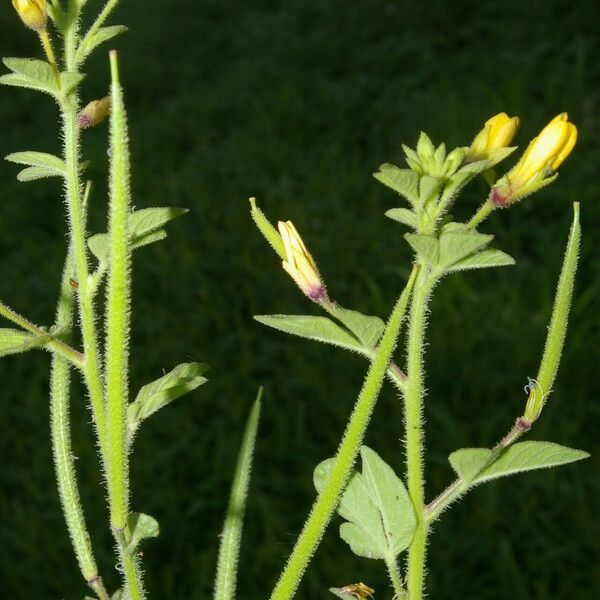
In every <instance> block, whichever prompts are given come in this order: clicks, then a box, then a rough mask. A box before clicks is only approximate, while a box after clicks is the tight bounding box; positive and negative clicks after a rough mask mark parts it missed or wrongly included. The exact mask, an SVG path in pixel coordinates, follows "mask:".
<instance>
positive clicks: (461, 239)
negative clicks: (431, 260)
mask: <svg viewBox="0 0 600 600" xmlns="http://www.w3.org/2000/svg"><path fill="white" fill-rule="evenodd" d="M493 239H494V236H493V235H485V234H483V233H477V232H475V231H471V232H469V233H465V232H463V233H459V232H454V233H444V234H442V236H441V237H440V258H439V263H440V266H442V267H444V268H446V267H449V266H451V265H453V264H454V263H456V262H458V261H459V260H461V259H463V258H465V257H467V256H470V255H471V254H473V253H474V252H477V251H478V250H481V249H482V248H484V247H485V246H487V245H488V244H489V243H490V242H491V241H492V240H493Z"/></svg>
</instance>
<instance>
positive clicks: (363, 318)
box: [334, 304, 385, 349]
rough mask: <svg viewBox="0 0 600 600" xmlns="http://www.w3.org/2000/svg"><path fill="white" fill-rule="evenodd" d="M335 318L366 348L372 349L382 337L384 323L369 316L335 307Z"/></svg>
mask: <svg viewBox="0 0 600 600" xmlns="http://www.w3.org/2000/svg"><path fill="white" fill-rule="evenodd" d="M334 311H335V316H336V317H337V318H338V319H339V320H340V321H341V322H342V323H343V324H344V325H345V326H346V327H347V328H348V329H349V330H350V331H351V332H352V333H353V334H354V335H355V336H356V337H357V338H358V339H359V341H361V342H362V343H363V344H364V345H365V346H367V348H371V349H374V348H375V347H376V346H377V343H378V342H379V340H380V339H381V336H382V335H383V330H384V329H385V323H384V322H383V321H382V320H381V319H380V318H379V317H374V316H371V315H363V314H362V313H360V312H358V311H356V310H350V309H348V308H342V307H341V306H339V305H337V304H336V305H335V308H334Z"/></svg>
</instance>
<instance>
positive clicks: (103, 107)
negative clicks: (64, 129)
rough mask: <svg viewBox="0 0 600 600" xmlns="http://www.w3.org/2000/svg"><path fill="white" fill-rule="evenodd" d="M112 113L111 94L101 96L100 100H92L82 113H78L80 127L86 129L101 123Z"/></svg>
mask: <svg viewBox="0 0 600 600" xmlns="http://www.w3.org/2000/svg"><path fill="white" fill-rule="evenodd" d="M109 114H110V96H105V97H104V98H100V100H92V101H91V102H90V103H89V104H88V105H87V106H86V107H85V108H84V109H83V110H81V111H80V113H79V114H78V115H77V121H78V123H79V127H81V128H82V129H86V128H88V127H94V126H96V125H99V124H100V123H102V121H104V120H105V119H106V117H108V115H109Z"/></svg>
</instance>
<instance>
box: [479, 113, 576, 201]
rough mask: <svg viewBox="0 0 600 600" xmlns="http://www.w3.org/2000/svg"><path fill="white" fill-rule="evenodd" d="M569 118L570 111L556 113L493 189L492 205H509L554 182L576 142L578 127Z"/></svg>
mask: <svg viewBox="0 0 600 600" xmlns="http://www.w3.org/2000/svg"><path fill="white" fill-rule="evenodd" d="M568 119H569V116H568V115H567V113H561V114H560V115H557V116H556V117H554V119H552V121H550V123H548V125H546V127H544V129H542V131H541V132H540V134H539V135H538V136H537V137H535V138H534V139H533V140H532V141H531V142H530V144H529V146H528V147H527V150H525V153H524V154H523V156H522V157H521V158H520V160H519V162H518V163H517V164H516V165H515V166H514V167H513V168H512V169H511V170H510V171H509V172H508V173H507V174H506V175H505V176H504V177H502V179H500V180H499V181H498V183H497V184H496V185H495V186H494V187H493V188H492V194H491V197H490V198H491V202H492V204H495V205H496V206H506V205H507V204H509V203H510V202H514V201H515V200H518V199H520V198H523V197H524V196H526V195H528V194H531V193H532V192H535V191H537V190H539V189H540V188H542V187H544V186H545V185H547V184H549V183H551V182H552V181H554V178H555V177H556V175H555V171H556V169H558V167H559V166H560V165H561V164H562V163H563V161H564V160H565V159H566V158H567V156H569V154H570V153H571V151H572V150H573V146H575V142H576V141H577V127H575V125H573V123H570V122H569V120H568Z"/></svg>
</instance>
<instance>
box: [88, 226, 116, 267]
mask: <svg viewBox="0 0 600 600" xmlns="http://www.w3.org/2000/svg"><path fill="white" fill-rule="evenodd" d="M87 243H88V247H89V249H90V252H91V253H92V254H93V255H94V256H95V257H96V258H97V259H98V261H99V262H101V263H107V262H108V257H109V256H110V238H109V237H108V233H96V234H94V235H91V236H90V237H89V238H88V242H87Z"/></svg>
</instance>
